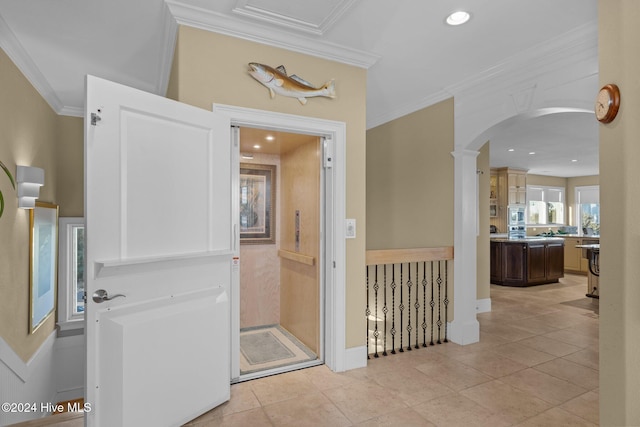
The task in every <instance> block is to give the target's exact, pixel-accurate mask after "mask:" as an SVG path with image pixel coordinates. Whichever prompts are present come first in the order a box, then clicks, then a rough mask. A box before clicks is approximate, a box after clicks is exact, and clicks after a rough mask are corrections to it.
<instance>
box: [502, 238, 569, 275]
mask: <svg viewBox="0 0 640 427" xmlns="http://www.w3.org/2000/svg"><path fill="white" fill-rule="evenodd" d="M490 248H491V269H490V270H491V273H490V274H491V283H493V284H496V285H503V286H533V285H543V284H546V283H556V282H558V280H559V279H560V278H562V277H564V239H562V238H559V237H525V238H520V239H509V238H493V239H491V242H490Z"/></svg>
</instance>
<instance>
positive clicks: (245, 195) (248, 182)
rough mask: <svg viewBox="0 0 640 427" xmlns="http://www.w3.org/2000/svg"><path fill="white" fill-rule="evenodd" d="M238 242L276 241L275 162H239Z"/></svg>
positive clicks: (258, 242) (264, 242)
mask: <svg viewBox="0 0 640 427" xmlns="http://www.w3.org/2000/svg"><path fill="white" fill-rule="evenodd" d="M239 191H240V244H275V242H276V237H275V236H276V226H275V224H276V222H275V218H276V165H261V164H254V163H240V188H239Z"/></svg>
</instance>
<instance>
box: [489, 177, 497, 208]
mask: <svg viewBox="0 0 640 427" xmlns="http://www.w3.org/2000/svg"><path fill="white" fill-rule="evenodd" d="M489 216H490V217H491V218H495V217H497V216H498V174H497V172H495V171H494V170H493V169H492V170H491V176H490V178H489Z"/></svg>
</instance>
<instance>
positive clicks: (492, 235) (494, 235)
mask: <svg viewBox="0 0 640 427" xmlns="http://www.w3.org/2000/svg"><path fill="white" fill-rule="evenodd" d="M529 237H534V238H540V237H547V238H549V237H551V238H556V237H560V238H563V237H577V238H580V239H583V238H584V239H593V240H600V235H587V234H554V235H553V236H527V238H529ZM489 238H490V239H491V240H495V239H508V238H509V234H507V233H490V234H489Z"/></svg>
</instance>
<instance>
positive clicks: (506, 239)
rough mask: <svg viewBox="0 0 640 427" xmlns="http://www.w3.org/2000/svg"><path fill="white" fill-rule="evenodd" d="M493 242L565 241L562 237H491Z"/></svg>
mask: <svg viewBox="0 0 640 427" xmlns="http://www.w3.org/2000/svg"><path fill="white" fill-rule="evenodd" d="M491 241H492V242H513V243H515V242H520V243H529V242H559V241H563V242H564V239H563V238H562V237H556V236H553V237H546V236H527V237H520V238H509V237H491Z"/></svg>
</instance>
